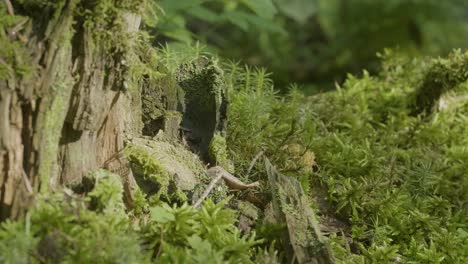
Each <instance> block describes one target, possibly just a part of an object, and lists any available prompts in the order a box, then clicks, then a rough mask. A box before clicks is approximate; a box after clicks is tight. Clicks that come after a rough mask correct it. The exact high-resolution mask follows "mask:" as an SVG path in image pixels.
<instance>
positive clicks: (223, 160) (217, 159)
mask: <svg viewBox="0 0 468 264" xmlns="http://www.w3.org/2000/svg"><path fill="white" fill-rule="evenodd" d="M208 157H209V160H210V162H212V164H213V165H219V166H221V167H223V168H224V169H226V170H227V171H229V172H231V173H234V165H233V164H232V162H231V161H230V160H229V158H228V151H227V143H226V138H225V137H223V136H222V135H221V134H220V133H216V134H215V135H214V136H213V138H212V139H211V142H210V146H209V148H208Z"/></svg>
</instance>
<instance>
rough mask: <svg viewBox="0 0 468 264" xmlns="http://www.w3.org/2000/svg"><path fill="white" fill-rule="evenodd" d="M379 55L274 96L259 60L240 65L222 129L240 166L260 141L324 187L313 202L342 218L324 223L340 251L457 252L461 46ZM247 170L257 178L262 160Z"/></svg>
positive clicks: (467, 62) (311, 185)
mask: <svg viewBox="0 0 468 264" xmlns="http://www.w3.org/2000/svg"><path fill="white" fill-rule="evenodd" d="M384 57H385V58H384V59H385V62H384V70H383V72H381V73H380V75H379V76H370V75H369V74H368V73H367V72H364V73H363V76H362V77H355V76H348V79H347V81H346V82H345V84H344V85H343V86H342V87H337V90H336V91H334V92H329V93H323V94H319V95H316V96H313V97H309V98H305V97H304V96H302V95H301V94H300V93H299V92H298V91H297V90H296V89H292V90H291V92H290V93H289V94H288V95H286V96H281V97H280V96H279V95H277V94H275V92H274V89H273V88H272V84H271V82H270V81H269V80H268V76H266V75H265V74H264V72H262V71H260V70H253V71H252V70H250V69H245V70H241V74H240V75H236V76H241V77H240V78H238V79H235V81H234V82H233V83H240V85H231V89H232V91H231V93H232V94H231V106H230V112H229V114H230V129H229V131H228V133H229V134H228V137H227V138H228V146H229V149H230V151H231V154H232V157H233V160H234V163H235V165H236V168H239V171H240V172H241V173H242V172H244V173H247V171H248V167H249V165H250V162H251V160H253V159H254V157H255V155H256V153H259V152H261V153H264V155H266V156H267V157H269V158H272V159H273V160H275V163H276V164H277V165H278V166H279V168H280V170H282V171H283V172H284V173H286V174H289V175H292V176H295V177H297V178H299V179H300V180H301V182H302V184H303V186H304V187H305V189H310V195H311V196H317V195H320V194H321V193H322V192H323V190H322V192H319V189H325V190H326V193H327V195H326V196H327V197H325V198H326V202H325V205H323V204H322V205H314V207H318V208H316V209H317V211H318V213H319V214H321V215H322V216H323V217H324V218H330V217H331V218H336V219H337V220H339V221H341V222H344V223H345V226H348V227H349V228H340V229H339V230H336V231H335V232H332V233H331V235H330V237H331V240H332V245H333V247H334V251H335V254H336V257H337V259H338V262H339V263H466V261H467V259H468V254H467V252H468V233H467V231H468V230H467V224H468V222H467V217H466V215H467V209H468V206H467V201H468V177H467V176H466V171H467V169H468V148H467V147H466V146H467V141H468V119H467V113H468V111H467V110H468V103H467V100H466V93H467V92H468V82H467V79H468V54H467V53H461V52H460V51H455V52H454V53H453V54H451V55H450V57H449V58H447V59H432V60H431V59H426V60H408V59H404V58H401V57H398V56H397V55H395V54H391V52H387V53H386V54H385V56H384ZM234 69H235V70H239V69H237V68H234ZM232 72H234V71H232ZM439 97H440V98H439ZM421 98H423V99H424V100H421ZM423 102H424V104H426V106H427V105H429V106H430V107H421V103H423ZM421 109H423V110H421ZM297 145H298V146H300V151H294V152H292V153H291V152H290V151H289V150H290V148H291V147H292V146H295V147H296V148H299V147H297ZM308 152H313V153H314V154H315V155H313V156H310V155H307V153H308ZM307 156H308V157H309V158H307ZM310 157H313V158H315V159H311V158H310ZM304 160H308V161H307V162H305V163H303V162H304ZM290 164H292V166H290ZM312 166H313V167H312ZM311 167H312V169H311ZM304 168H309V170H306V169H304ZM251 175H253V176H251V177H256V178H258V179H260V180H262V179H263V180H264V181H265V180H266V179H265V174H264V173H263V171H262V168H261V166H258V167H257V168H256V171H255V172H254V173H251Z"/></svg>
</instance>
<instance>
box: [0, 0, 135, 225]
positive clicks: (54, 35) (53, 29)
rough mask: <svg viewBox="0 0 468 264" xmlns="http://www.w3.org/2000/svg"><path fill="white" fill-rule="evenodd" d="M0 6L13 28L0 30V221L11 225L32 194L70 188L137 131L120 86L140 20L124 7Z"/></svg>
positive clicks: (68, 0)
mask: <svg viewBox="0 0 468 264" xmlns="http://www.w3.org/2000/svg"><path fill="white" fill-rule="evenodd" d="M4 3H10V1H5V2H4ZM4 3H3V2H2V6H1V7H0V9H1V12H2V16H3V15H5V18H6V21H10V20H11V21H14V22H15V21H17V22H16V23H4V24H1V25H0V31H1V32H0V35H1V36H2V37H1V43H2V45H3V44H4V45H5V46H6V47H8V49H5V50H3V51H2V52H0V59H1V60H2V69H1V70H2V71H1V75H0V108H1V109H2V119H1V122H0V123H1V124H0V187H1V189H0V190H1V191H0V201H1V206H0V216H1V218H6V217H12V218H17V217H20V216H21V215H22V214H23V212H24V210H25V208H26V207H27V206H28V201H29V200H30V198H31V197H32V196H33V194H34V193H35V192H45V191H47V190H48V189H50V188H54V187H55V186H57V185H58V184H69V183H73V182H77V181H80V179H81V177H82V176H83V175H85V174H87V173H89V172H90V171H92V170H95V169H98V168H99V167H101V166H102V164H103V163H104V162H105V161H106V160H107V159H109V158H110V157H111V156H112V155H114V154H115V153H116V152H117V151H118V150H120V149H122V148H123V140H124V131H125V129H126V128H127V126H133V127H138V120H135V119H134V118H133V117H132V116H131V115H130V114H129V113H130V112H131V107H132V104H131V101H132V100H137V98H131V96H130V95H129V93H125V92H123V90H124V89H123V87H124V86H125V83H124V81H125V80H126V77H127V76H126V74H127V66H126V61H125V57H126V55H127V53H128V52H130V50H131V49H130V48H131V45H132V37H131V35H132V34H133V33H135V32H136V30H137V29H138V25H139V23H140V20H139V18H138V16H136V15H132V14H131V13H130V12H131V11H135V10H136V9H137V7H138V5H139V4H134V3H132V1H113V0H106V1H80V0H61V1H21V0H18V1H12V2H11V5H10V4H5V5H3V4H4ZM106 15H107V16H106ZM117 38H120V39H117ZM117 40H118V41H117ZM25 62H28V64H25ZM132 95H135V94H132ZM128 130H129V131H132V129H128Z"/></svg>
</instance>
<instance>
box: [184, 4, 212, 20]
mask: <svg viewBox="0 0 468 264" xmlns="http://www.w3.org/2000/svg"><path fill="white" fill-rule="evenodd" d="M187 13H189V14H190V15H192V16H194V17H196V18H198V19H201V20H204V21H207V22H212V23H214V22H218V21H219V20H220V16H219V15H218V14H216V13H215V12H213V11H211V10H210V9H208V8H206V7H203V6H195V7H193V8H190V9H189V10H187Z"/></svg>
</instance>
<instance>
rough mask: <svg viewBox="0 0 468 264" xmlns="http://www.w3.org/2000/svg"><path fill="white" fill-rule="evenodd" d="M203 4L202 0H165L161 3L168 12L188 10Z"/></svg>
mask: <svg viewBox="0 0 468 264" xmlns="http://www.w3.org/2000/svg"><path fill="white" fill-rule="evenodd" d="M200 4H201V1H200V0H163V1H161V2H160V3H159V5H160V6H161V8H162V9H163V10H164V11H165V12H166V13H171V12H176V11H180V10H186V9H188V8H192V7H195V6H198V5H200Z"/></svg>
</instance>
